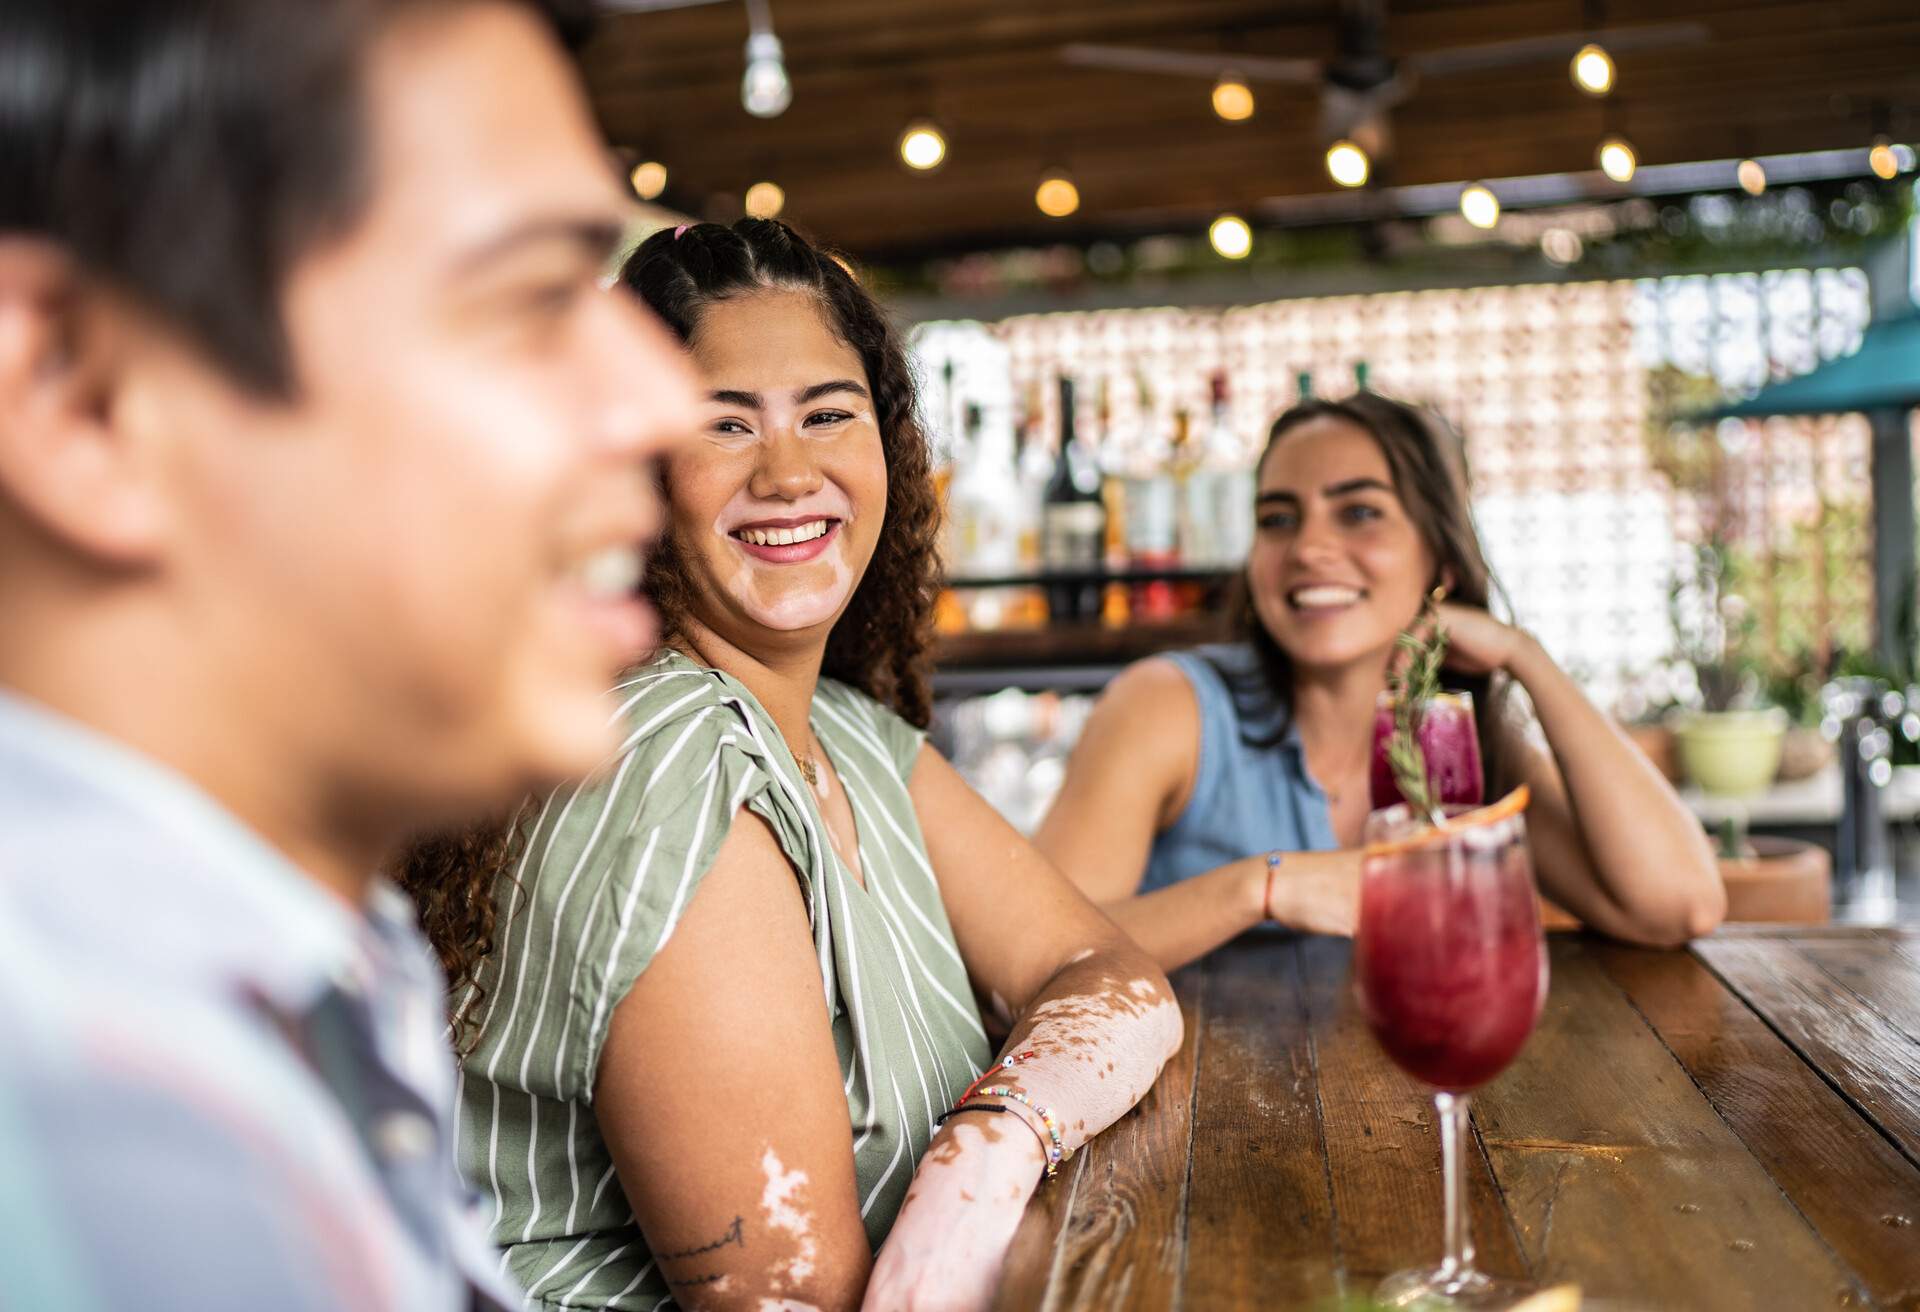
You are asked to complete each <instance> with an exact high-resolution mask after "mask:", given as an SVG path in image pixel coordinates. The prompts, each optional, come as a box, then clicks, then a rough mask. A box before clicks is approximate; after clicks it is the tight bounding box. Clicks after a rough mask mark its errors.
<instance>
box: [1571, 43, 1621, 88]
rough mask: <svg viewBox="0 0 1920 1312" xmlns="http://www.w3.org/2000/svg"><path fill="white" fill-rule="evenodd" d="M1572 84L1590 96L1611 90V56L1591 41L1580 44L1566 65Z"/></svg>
mask: <svg viewBox="0 0 1920 1312" xmlns="http://www.w3.org/2000/svg"><path fill="white" fill-rule="evenodd" d="M1568 71H1569V72H1571V73H1572V74H1573V84H1574V85H1575V86H1577V87H1579V88H1580V89H1581V90H1582V91H1584V92H1586V93H1587V94H1588V95H1590V96H1604V95H1606V94H1607V92H1609V91H1611V90H1613V56H1612V55H1610V54H1608V53H1607V52H1606V50H1605V49H1604V48H1603V47H1601V46H1598V45H1595V44H1593V43H1592V42H1589V43H1587V44H1586V45H1584V46H1581V47H1580V49H1579V50H1578V51H1577V52H1576V53H1575V54H1574V56H1573V63H1572V64H1570V65H1569V66H1568Z"/></svg>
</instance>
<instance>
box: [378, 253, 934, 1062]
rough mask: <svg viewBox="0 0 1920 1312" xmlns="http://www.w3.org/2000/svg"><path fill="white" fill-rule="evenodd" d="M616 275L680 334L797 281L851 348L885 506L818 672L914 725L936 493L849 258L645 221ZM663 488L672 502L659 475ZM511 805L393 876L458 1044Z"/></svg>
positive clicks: (896, 347)
mask: <svg viewBox="0 0 1920 1312" xmlns="http://www.w3.org/2000/svg"><path fill="white" fill-rule="evenodd" d="M620 282H621V283H622V285H624V286H625V287H627V288H628V289H630V290H631V291H633V292H635V293H636V294H638V295H639V297H640V298H641V300H643V301H644V302H645V303H646V304H647V307H648V308H649V309H651V310H652V311H653V312H654V313H655V314H657V315H659V316H660V318H661V319H662V320H663V321H665V323H666V325H667V326H668V327H669V328H670V329H672V330H673V332H674V334H675V335H676V336H677V337H679V339H680V340H681V342H683V343H690V342H691V341H692V340H693V339H694V337H695V335H696V334H697V333H698V331H699V326H700V317H701V315H702V314H703V313H704V312H705V310H706V309H707V307H708V306H710V305H713V304H714V303H715V302H718V301H722V300H726V299H728V298H730V297H734V296H740V295H745V294H749V293H753V292H759V291H802V292H806V293H808V294H809V295H812V296H814V297H816V298H818V300H819V302H820V304H821V307H822V308H823V310H824V311H825V312H826V315H827V320H828V322H829V323H830V324H831V325H832V327H833V329H834V331H835V333H836V334H837V335H838V336H839V337H840V339H841V340H842V341H844V342H845V343H846V344H847V345H848V346H850V347H852V348H853V350H854V351H855V352H857V353H858V354H859V356H860V359H861V362H862V363H863V364H864V365H865V366H866V371H867V384H868V390H869V391H870V392H871V393H872V395H873V404H874V415H875V418H876V420H877V422H878V425H879V429H880V440H881V446H882V449H883V451H884V452H885V455H886V463H887V512H886V518H885V519H884V521H883V522H882V524H881V527H880V536H879V540H878V541H877V542H876V543H875V545H874V552H873V558H872V560H871V561H870V562H869V563H868V565H867V570H866V573H865V574H863V575H862V576H861V579H860V582H859V584H858V585H857V586H856V587H855V588H854V591H853V596H852V597H851V598H850V599H849V601H848V603H847V609H846V610H845V612H843V613H842V615H841V616H840V619H839V620H838V622H836V623H835V624H834V626H833V630H832V632H831V633H829V634H828V636H827V649H826V655H825V657H824V659H823V661H822V664H821V674H822V675H824V676H825V677H827V678H831V679H838V680H839V681H841V682H842V683H846V684H848V685H850V686H852V687H855V688H858V689H859V690H860V691H862V692H864V693H866V694H867V695H868V696H870V697H872V698H873V699H874V700H875V701H877V702H880V703H881V704H882V705H885V706H890V707H892V708H893V710H894V711H896V712H897V713H898V714H899V715H900V716H901V718H903V719H905V720H907V721H909V722H910V723H912V724H915V725H917V726H919V727H921V728H925V727H926V726H927V725H928V723H929V722H930V721H931V720H932V717H933V693H932V687H931V671H930V667H931V659H930V654H929V653H930V649H931V647H932V643H933V608H934V601H935V599H936V597H937V596H938V595H939V590H940V557H939V532H940V499H939V493H938V491H937V490H936V489H935V487H934V482H933V461H932V455H931V452H930V450H929V448H928V443H927V437H926V433H925V431H924V430H923V429H922V428H921V426H920V422H919V417H918V416H919V407H918V404H917V390H916V387H915V383H914V376H913V370H912V368H911V366H910V365H909V364H908V360H907V352H906V346H905V342H904V340H903V338H902V336H901V334H900V333H899V332H898V330H896V329H895V328H894V326H893V325H892V324H891V323H890V322H889V321H888V319H887V316H886V313H885V311H884V310H882V309H881V307H880V305H879V303H878V302H877V301H875V300H874V298H873V297H872V295H871V294H869V293H868V292H867V290H866V289H865V288H864V287H862V286H861V285H860V283H859V281H858V280H857V279H856V278H855V277H854V276H853V274H852V273H851V271H850V266H848V265H847V264H845V263H843V262H842V261H841V259H840V258H838V257H837V256H835V255H834V254H833V253H831V252H829V251H827V250H824V249H822V248H821V247H818V246H815V245H813V244H812V243H810V242H808V241H807V240H806V239H805V238H803V237H801V236H800V235H799V234H798V233H796V232H795V231H794V230H793V229H792V228H790V227H788V226H787V225H786V224H784V223H780V222H777V221H775V220H771V219H742V220H741V221H739V222H738V223H735V224H733V225H732V226H731V227H727V226H723V225H721V224H717V223H699V224H693V225H690V226H687V227H682V228H676V229H673V230H671V231H666V230H663V231H661V232H656V233H655V234H654V235H653V236H651V237H649V238H648V239H647V240H646V241H644V242H642V243H641V244H640V246H639V248H638V249H636V250H635V251H634V252H633V254H632V255H630V256H629V257H628V258H627V260H626V263H625V264H624V265H623V266H622V267H621V270H620ZM666 493H667V496H668V497H669V499H671V497H672V495H673V489H672V486H671V481H670V480H667V487H666ZM683 551H684V548H683V547H682V545H681V544H678V543H676V542H675V541H674V539H673V535H672V533H671V532H669V533H668V534H667V535H666V536H664V537H663V538H662V539H661V541H660V542H659V543H658V544H656V546H655V548H654V550H653V552H652V553H651V555H650V557H649V560H648V564H647V575H646V584H645V586H646V591H647V594H648V596H649V597H650V598H651V599H652V601H653V604H654V606H655V608H656V609H658V611H659V612H660V619H661V635H662V639H663V641H667V642H671V641H673V640H674V639H676V638H679V637H682V636H684V632H685V624H686V620H687V617H688V615H689V613H690V609H691V602H692V585H691V583H690V581H689V579H688V576H687V572H686V568H685V565H684V563H683V562H684V555H683ZM522 814H523V813H522V812H516V813H514V814H513V815H512V816H508V817H504V818H499V819H496V820H495V821H494V822H492V823H490V824H487V825H482V826H479V827H477V828H472V829H468V830H463V831H459V832H454V833H445V834H436V835H432V836H430V837H428V838H426V839H423V840H422V841H420V842H418V843H416V844H415V845H414V846H413V847H412V848H411V849H410V850H409V851H408V852H407V854H406V856H405V857H404V858H403V860H402V862H401V864H400V866H399V869H398V872H397V875H396V878H397V879H398V881H399V883H400V885H401V887H403V888H405V889H406V890H407V891H408V892H409V893H410V894H412V896H413V898H414V901H415V902H416V903H417V904H418V906H419V908H420V920H421V928H422V929H423V930H424V931H425V932H426V935H427V938H428V940H429V941H430V942H431V943H432V944H433V947H434V950H435V951H436V952H437V953H438V954H439V957H440V962H441V965H442V966H443V967H444V968H445V969H446V972H447V979H448V984H449V986H450V988H451V989H452V996H453V998H454V999H455V1002H454V1007H453V1032H454V1040H455V1045H456V1047H459V1048H461V1049H463V1050H464V1049H466V1048H468V1047H470V1046H471V1044H472V1043H473V1042H474V1041H475V1040H477V1039H478V1037H479V1033H478V1029H479V1026H478V1022H477V1021H476V1019H475V1014H476V1013H475V1008H476V1007H477V1005H478V1004H479V1003H480V1002H481V1001H482V1000H483V999H484V998H485V996H486V993H485V987H484V985H483V984H482V983H481V980H480V974H481V967H482V965H483V964H484V963H485V961H486V959H487V957H488V956H489V955H491V954H492V952H493V951H494V949H495V946H496V945H495V937H496V931H497V928H498V917H499V906H498V901H497V892H498V889H499V886H500V884H501V882H502V880H503V879H504V878H505V877H506V876H507V874H508V872H509V871H511V870H512V868H513V867H514V865H515V864H516V863H517V862H518V860H519V856H520V852H521V849H522V847H523V846H524V843H525V834H524V833H523V832H522V826H521V824H520V820H521V818H522Z"/></svg>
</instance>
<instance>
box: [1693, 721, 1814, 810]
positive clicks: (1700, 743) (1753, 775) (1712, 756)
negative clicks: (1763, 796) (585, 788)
mask: <svg viewBox="0 0 1920 1312" xmlns="http://www.w3.org/2000/svg"><path fill="white" fill-rule="evenodd" d="M1786 732H1787V715H1786V712H1785V711H1782V710H1779V709H1777V708H1771V707H1770V708H1768V709H1766V710H1760V711H1697V712H1693V713H1690V714H1687V715H1682V716H1679V717H1677V718H1676V719H1675V720H1674V725H1673V733H1674V742H1675V745H1676V746H1677V747H1678V748H1679V749H1680V767H1681V769H1683V770H1685V771H1686V774H1687V778H1689V779H1691V780H1693V782H1694V783H1696V784H1698V785H1699V786H1700V791H1701V792H1704V793H1713V794H1715V795H1716V796H1721V797H1746V796H1751V795H1752V794H1754V793H1763V792H1765V791H1766V790H1767V788H1768V787H1769V786H1770V785H1771V784H1772V783H1773V779H1774V775H1775V773H1776V772H1777V771H1778V770H1779V768H1780V744H1781V742H1782V740H1783V739H1784V738H1785V737H1786Z"/></svg>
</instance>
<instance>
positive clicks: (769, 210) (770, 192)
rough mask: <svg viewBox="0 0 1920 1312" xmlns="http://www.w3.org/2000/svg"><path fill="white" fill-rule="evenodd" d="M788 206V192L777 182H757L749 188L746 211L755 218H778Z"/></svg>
mask: <svg viewBox="0 0 1920 1312" xmlns="http://www.w3.org/2000/svg"><path fill="white" fill-rule="evenodd" d="M786 207H787V193H786V191H785V190H784V189H783V188H782V187H781V186H780V184H779V183H777V182H756V183H754V184H753V185H752V186H751V187H748V188H747V197H746V211H747V214H748V216H749V217H751V218H755V219H777V218H779V217H780V211H781V210H783V209H785V208H786Z"/></svg>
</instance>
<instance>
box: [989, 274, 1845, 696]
mask: <svg viewBox="0 0 1920 1312" xmlns="http://www.w3.org/2000/svg"><path fill="white" fill-rule="evenodd" d="M1867 315H1868V303H1867V287H1866V279H1865V277H1864V276H1863V275H1862V274H1861V273H1860V271H1858V270H1855V269H1841V270H1824V269H1823V270H1814V271H1809V270H1778V271H1772V272H1766V273H1751V274H1727V275H1716V276H1691V277H1673V278H1664V279H1650V280H1643V281H1617V282H1588V283H1564V284H1553V285H1530V286H1514V287H1492V288H1478V289H1471V290H1449V291H1426V292H1407V293H1393V294H1379V295H1361V296H1343V297H1330V298H1318V299H1307V300H1296V301H1282V302H1275V303H1272V304H1267V305H1258V306H1251V307H1242V308H1235V309H1230V310H1225V311H1206V312H1195V311H1189V310H1178V309H1151V310H1114V311H1098V312H1088V313H1077V314H1049V315H1034V316H1024V317H1019V318H1013V319H1008V320H1005V321H1003V322H1001V323H998V324H994V325H990V326H989V331H990V332H991V333H992V335H993V336H994V337H996V338H998V339H999V340H1000V341H1001V342H1003V343H1004V344H1005V347H1006V348H1007V349H1006V354H1005V357H1004V359H1005V362H1006V363H1005V365H1004V367H1005V368H1006V369H1007V370H1009V371H1010V373H1011V377H1010V378H1009V379H1008V380H1007V383H1009V384H1010V386H1007V387H1005V388H1004V390H1002V389H1000V388H996V389H995V391H997V392H999V393H1000V394H1001V395H1022V396H1025V395H1031V396H1035V397H1038V398H1039V399H1040V401H1041V403H1042V404H1043V405H1046V406H1050V405H1051V404H1052V390H1051V388H1048V387H1045V386H1041V387H1033V386H1032V384H1033V383H1035V382H1045V381H1046V380H1048V379H1051V377H1052V376H1053V375H1055V374H1056V373H1059V372H1061V371H1066V372H1069V373H1071V374H1073V375H1075V376H1076V377H1078V378H1079V379H1081V380H1082V383H1083V386H1084V385H1086V384H1088V383H1091V382H1097V381H1098V380H1099V379H1101V378H1108V379H1111V380H1113V381H1114V383H1115V386H1114V387H1113V388H1112V395H1113V412H1114V413H1113V423H1114V427H1115V429H1116V430H1123V429H1126V428H1128V427H1131V426H1133V425H1135V424H1136V423H1138V422H1139V421H1140V420H1141V419H1142V418H1143V417H1144V416H1142V415H1140V413H1139V411H1140V408H1141V404H1140V400H1139V397H1140V389H1139V387H1138V386H1137V383H1138V381H1140V380H1144V381H1145V382H1146V384H1147V393H1148V396H1149V401H1148V405H1149V406H1150V408H1151V410H1152V412H1153V413H1152V419H1153V421H1154V422H1156V423H1167V422H1169V421H1170V417H1171V415H1172V413H1173V411H1174V410H1175V409H1176V408H1184V409H1187V410H1189V411H1191V412H1192V413H1194V414H1196V415H1197V414H1201V413H1204V412H1205V409H1206V406H1207V378H1208V376H1209V375H1210V374H1211V373H1213V372H1214V371H1215V370H1218V369H1224V370H1226V372H1227V374H1228V376H1229V378H1230V380H1231V385H1232V405H1233V414H1234V420H1235V426H1236V428H1237V431H1239V432H1240V433H1242V434H1244V436H1245V441H1246V448H1247V453H1248V456H1249V458H1251V456H1252V454H1253V452H1254V451H1255V450H1257V447H1258V444H1259V441H1260V439H1261V437H1262V435H1263V434H1264V431H1265V428H1266V425H1267V423H1268V422H1269V421H1270V420H1271V419H1272V417H1273V416H1274V415H1275V414H1276V413H1278V412H1279V411H1280V410H1282V409H1284V408H1285V407H1286V406H1287V405H1289V404H1291V403H1292V402H1293V401H1294V399H1295V398H1296V396H1297V395H1298V391H1297V386H1298V384H1297V381H1296V380H1297V377H1298V375H1300V374H1302V373H1309V374H1311V375H1312V378H1313V381H1314V387H1315V390H1316V391H1317V392H1319V393H1320V394H1323V395H1340V394H1344V393H1345V392H1347V391H1350V390H1351V389H1352V387H1353V385H1354V384H1353V377H1354V366H1355V365H1356V364H1358V363H1362V362H1364V363H1365V364H1366V366H1367V367H1368V369H1369V371H1370V383H1371V385H1372V386H1373V387H1375V388H1377V389H1378V390H1381V391H1384V392H1388V393H1391V394H1394V395H1397V396H1401V397H1404V398H1407V399H1410V400H1416V401H1421V402H1425V403H1427V404H1429V405H1432V406H1434V407H1436V408H1438V409H1439V410H1440V411H1441V412H1442V413H1443V414H1445V415H1446V416H1447V417H1448V418H1449V419H1450V420H1451V421H1452V422H1453V423H1454V424H1455V425H1456V426H1457V427H1458V428H1459V429H1460V430H1461V432H1462V433H1463V434H1464V435H1465V437H1466V440H1467V449H1468V459H1469V462H1470V464H1471V467H1472V471H1473V480H1474V497H1475V510H1476V514H1477V516H1478V518H1479V522H1480V527H1481V532H1482V536H1483V538H1484V540H1485V542H1486V545H1487V549H1488V554H1489V557H1490V559H1491V561H1492V563H1493V566H1494V569H1495V571H1496V573H1498V574H1499V576H1500V578H1501V580H1502V582H1503V584H1504V585H1505V587H1506V590H1507V593H1508V595H1509V597H1510V598H1511V602H1512V606H1513V609H1514V612H1515V614H1516V615H1517V616H1518V618H1519V619H1520V621H1521V622H1522V623H1524V624H1526V625H1528V626H1529V627H1530V628H1532V629H1533V630H1534V631H1535V632H1536V633H1537V634H1538V635H1539V636H1540V638H1541V639H1542V641H1543V642H1545V643H1546V645H1547V646H1548V648H1549V650H1551V651H1552V652H1553V653H1554V654H1555V656H1556V657H1557V658H1558V659H1560V660H1561V661H1562V662H1563V663H1564V664H1565V665H1567V666H1568V668H1570V669H1571V670H1573V671H1574V672H1575V673H1576V674H1577V675H1578V677H1580V678H1581V679H1582V680H1583V681H1584V682H1585V683H1586V684H1587V686H1588V688H1589V691H1590V692H1591V693H1592V694H1593V695H1594V696H1595V697H1596V698H1597V699H1599V700H1600V701H1601V702H1602V704H1606V705H1611V704H1613V703H1615V702H1616V701H1618V700H1619V699H1620V698H1621V697H1622V696H1623V695H1629V696H1631V695H1639V694H1642V693H1646V692H1648V691H1649V690H1651V692H1652V693H1653V695H1655V696H1658V695H1660V694H1661V693H1662V692H1664V691H1672V690H1671V689H1667V688H1665V687H1664V685H1663V684H1662V681H1663V680H1665V679H1667V678H1668V677H1669V673H1668V671H1667V667H1666V663H1667V660H1668V658H1669V656H1670V655H1671V653H1672V652H1673V650H1674V646H1675V632H1674V624H1673V615H1674V606H1675V604H1676V599H1675V592H1674V590H1675V587H1676V579H1678V578H1684V576H1685V573H1686V562H1687V561H1688V559H1689V558H1690V552H1689V549H1690V547H1691V546H1692V545H1693V544H1697V543H1699V542H1702V541H1705V540H1706V539H1707V538H1708V537H1709V535H1712V536H1714V537H1715V538H1716V540H1718V541H1719V542H1721V543H1722V544H1723V545H1724V546H1726V547H1727V548H1728V549H1729V550H1730V551H1732V552H1733V553H1735V554H1736V555H1737V557H1738V561H1739V569H1740V571H1742V572H1741V573H1740V575H1739V585H1740V587H1741V589H1742V590H1743V593H1744V594H1745V598H1746V600H1747V602H1748V603H1749V605H1750V606H1751V608H1752V610H1753V622H1752V625H1751V628H1752V632H1751V634H1750V636H1749V638H1748V639H1747V641H1748V643H1749V645H1750V646H1752V647H1753V649H1754V651H1755V653H1756V654H1757V655H1758V656H1761V657H1763V658H1770V659H1772V660H1773V661H1774V662H1775V663H1776V664H1778V665H1781V666H1783V667H1784V666H1785V665H1786V664H1788V663H1789V662H1791V661H1793V660H1795V659H1798V658H1799V657H1800V656H1801V655H1802V654H1803V651H1804V649H1809V648H1810V649H1813V650H1814V651H1815V652H1816V654H1818V652H1820V651H1823V650H1824V649H1826V648H1827V647H1830V646H1831V645H1832V644H1835V643H1838V644H1844V645H1849V646H1857V645H1860V644H1863V643H1864V642H1865V641H1866V640H1867V637H1868V635H1869V633H1870V632H1871V624H1872V601H1871V569H1870V568H1869V565H1868V560H1869V551H1870V538H1869V531H1870V530H1869V521H1870V514H1869V510H1868V507H1869V485H1868V468H1867V458H1868V443H1869V438H1868V433H1867V429H1866V425H1865V423H1864V421H1862V420H1861V419H1859V418H1858V417H1857V416H1853V417H1845V418H1836V419H1793V420H1784V419H1782V420H1768V421H1765V422H1728V423H1723V424H1721V425H1718V426H1717V427H1709V428H1705V429H1692V428H1686V427H1681V428H1675V427H1674V426H1672V425H1670V424H1668V423H1666V422H1665V420H1664V418H1663V416H1664V415H1665V414H1667V413H1669V412H1670V411H1671V409H1672V408H1673V407H1680V406H1688V405H1699V404H1703V403H1707V402H1710V401H1712V400H1714V399H1717V398H1719V397H1722V396H1725V395H1742V394H1745V393H1747V392H1750V391H1751V390H1753V389H1754V388H1755V387H1757V386H1759V385H1760V384H1761V383H1762V382H1764V381H1766V380H1768V379H1771V378H1778V377H1784V376H1787V375H1790V374H1795V373H1800V372H1804V371H1805V370H1807V369H1810V368H1812V367H1813V366H1814V365H1816V364H1817V363H1819V362H1820V361H1821V360H1823V359H1827V358H1831V357H1833V356H1835V355H1839V354H1844V353H1845V352H1847V351H1850V350H1852V349H1854V348H1855V347H1856V346H1857V345H1858V344H1859V340H1860V336H1861V333H1862V332H1863V330H1864V328H1865V326H1866V322H1867ZM1042 431H1052V416H1051V414H1046V415H1044V417H1043V419H1042ZM1683 590H1684V589H1683ZM1682 613H1683V614H1684V609H1683V612H1682ZM1683 677H1684V676H1683ZM1679 691H1681V692H1683V693H1684V691H1685V689H1684V688H1683V689H1679Z"/></svg>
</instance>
